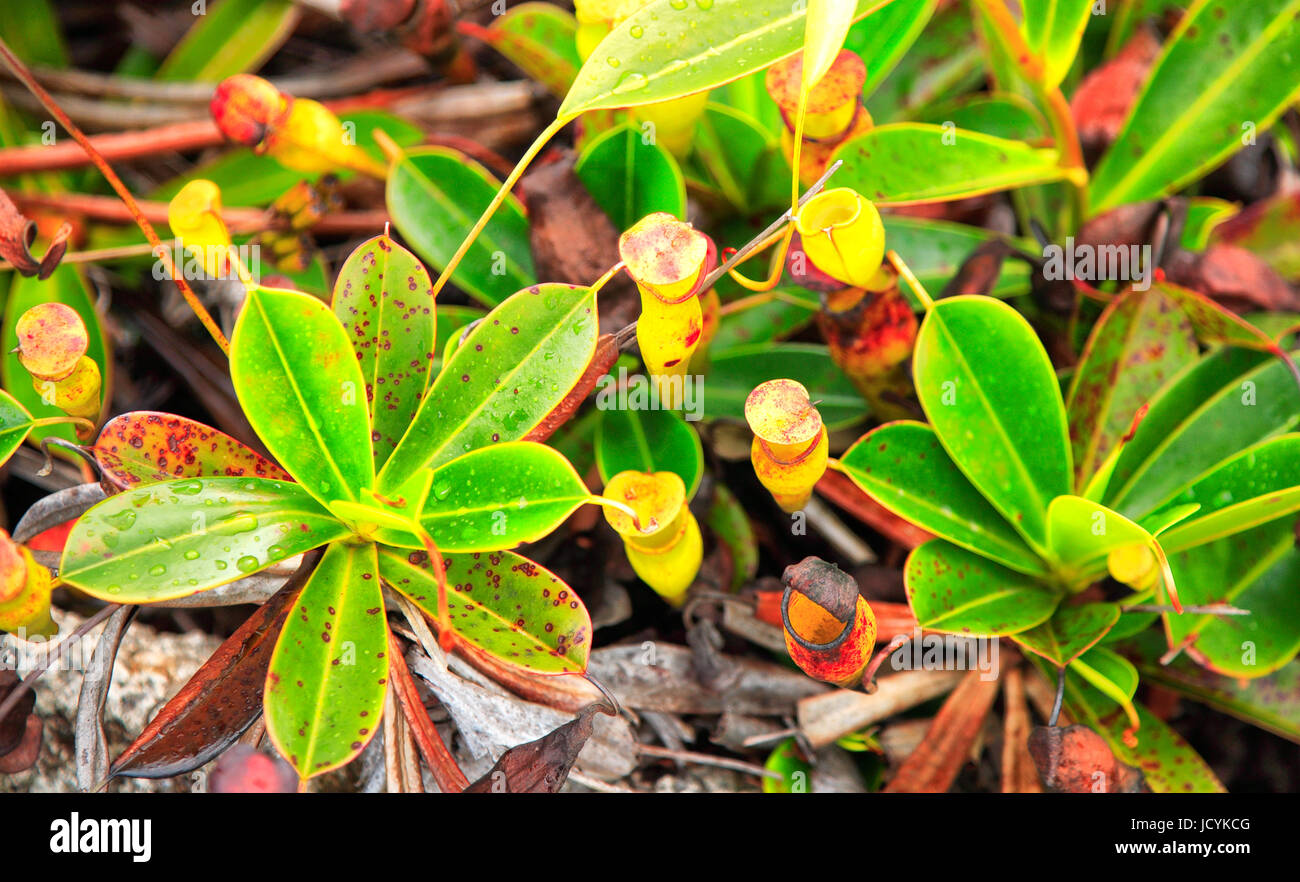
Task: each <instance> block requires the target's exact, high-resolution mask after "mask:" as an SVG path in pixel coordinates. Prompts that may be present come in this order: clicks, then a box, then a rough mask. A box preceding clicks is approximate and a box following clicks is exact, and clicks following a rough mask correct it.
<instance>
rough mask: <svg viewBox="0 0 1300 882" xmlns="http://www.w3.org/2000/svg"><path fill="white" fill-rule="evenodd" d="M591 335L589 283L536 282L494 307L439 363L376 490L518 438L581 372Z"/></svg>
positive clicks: (594, 330) (592, 347)
mask: <svg viewBox="0 0 1300 882" xmlns="http://www.w3.org/2000/svg"><path fill="white" fill-rule="evenodd" d="M596 335H597V319H596V297H595V295H594V294H593V293H592V292H591V290H590V289H589V288H579V287H576V286H573V285H557V284H546V285H537V286H534V287H532V288H527V289H525V290H523V291H520V292H519V293H517V294H515V295H514V296H513V297H511V298H510V299H508V300H507V301H506V302H505V303H503V304H501V305H500V306H498V307H497V308H496V309H494V310H493V311H492V312H491V313H489V314H488V315H487V317H486V318H484V319H483V321H481V322H480V323H479V324H478V326H477V327H475V328H474V330H472V331H470V332H469V335H468V336H466V338H465V340H464V342H463V343H462V344H461V345H460V346H459V347H458V348H457V349H456V351H455V353H454V354H453V355H452V356H451V357H450V358H449V359H447V361H446V363H445V364H444V365H443V367H442V371H441V372H439V374H438V377H437V379H435V380H434V382H433V386H432V387H430V389H429V391H428V393H427V394H426V395H425V396H424V400H423V401H422V402H421V403H420V409H419V411H417V412H416V415H415V419H414V420H413V421H412V423H411V426H410V428H409V429H408V430H407V432H406V434H405V435H403V436H402V440H401V441H399V442H398V445H397V449H396V450H395V451H393V454H392V456H391V457H390V458H389V460H388V462H387V464H385V466H384V468H383V470H382V471H381V472H380V475H379V488H380V491H381V492H387V491H391V490H393V489H395V488H397V487H400V486H401V485H402V484H404V483H406V481H407V480H408V479H409V478H410V476H411V475H413V474H414V473H415V472H416V471H417V470H419V469H422V468H437V467H438V466H440V465H442V464H444V463H446V462H449V461H450V460H452V459H454V458H456V457H458V456H460V455H461V454H463V453H468V452H469V451H471V450H474V449H476V448H479V447H483V446H484V445H488V444H496V443H499V442H505V441H517V440H519V439H521V438H523V437H524V436H525V435H527V434H528V433H529V432H530V431H532V430H533V428H534V427H535V426H536V425H537V424H538V423H540V422H541V421H542V420H543V419H545V417H546V415H547V414H548V413H550V412H551V410H553V409H554V408H555V406H556V405H558V404H559V403H560V402H561V401H563V400H564V397H565V396H566V395H567V394H568V393H569V390H570V389H572V388H573V387H574V385H575V384H576V383H577V382H578V380H579V379H580V378H581V377H582V374H583V372H584V371H586V369H587V364H588V363H589V362H590V361H591V356H592V353H593V352H595V350H596Z"/></svg>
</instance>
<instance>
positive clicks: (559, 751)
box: [465, 704, 601, 793]
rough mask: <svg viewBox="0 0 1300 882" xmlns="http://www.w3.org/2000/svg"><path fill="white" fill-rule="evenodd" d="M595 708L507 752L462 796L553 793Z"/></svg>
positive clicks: (579, 747)
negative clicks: (467, 794)
mask: <svg viewBox="0 0 1300 882" xmlns="http://www.w3.org/2000/svg"><path fill="white" fill-rule="evenodd" d="M600 709H601V706H600V705H598V704H593V705H589V706H587V707H586V708H584V709H583V710H582V711H581V712H580V713H579V714H578V717H577V719H574V720H570V721H569V722H567V723H565V724H564V725H563V726H561V727H560V728H558V729H556V730H555V731H553V732H549V733H547V734H546V735H543V736H542V737H541V738H538V739H537V740H536V741H529V742H527V743H526V744H520V745H517V746H515V747H512V748H510V749H509V750H507V751H506V752H505V753H503V754H502V755H501V759H499V760H497V764H496V765H495V766H493V767H492V770H491V771H489V772H488V773H487V774H486V775H484V776H483V777H482V778H479V779H478V780H477V781H475V782H474V783H473V784H470V785H469V786H468V787H466V788H465V792H466V793H556V792H558V791H559V789H560V788H561V787H562V786H564V781H565V779H566V778H568V777H569V770H570V769H572V768H573V763H574V761H575V760H576V759H577V758H578V754H579V753H581V752H582V748H583V746H584V745H586V743H587V739H588V738H590V737H591V731H592V721H593V717H594V716H595V714H596V711H598V710H600Z"/></svg>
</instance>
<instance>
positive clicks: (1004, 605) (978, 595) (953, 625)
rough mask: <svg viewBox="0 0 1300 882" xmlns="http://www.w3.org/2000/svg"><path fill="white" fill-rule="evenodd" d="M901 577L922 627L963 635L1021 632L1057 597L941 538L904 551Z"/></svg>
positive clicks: (1053, 604) (1053, 605) (1050, 609)
mask: <svg viewBox="0 0 1300 882" xmlns="http://www.w3.org/2000/svg"><path fill="white" fill-rule="evenodd" d="M903 581H904V584H905V586H906V588H907V601H908V603H909V604H911V607H912V612H913V613H915V614H916V620H917V622H918V623H919V624H920V626H921V627H922V628H926V629H928V630H931V631H943V632H945V633H949V634H961V635H964V636H968V637H1000V636H1003V635H1007V634H1017V633H1019V632H1021V631H1027V630H1029V629H1030V628H1033V627H1034V626H1036V625H1040V624H1042V623H1043V622H1045V621H1047V619H1048V618H1049V617H1050V616H1051V615H1052V613H1053V611H1054V610H1055V609H1056V604H1057V601H1058V600H1059V598H1058V596H1057V595H1056V594H1053V593H1052V592H1050V591H1047V590H1046V589H1044V588H1043V587H1042V585H1041V584H1039V582H1038V581H1037V580H1036V579H1034V578H1032V577H1030V576H1026V575H1024V574H1022V573H1017V572H1015V571H1014V570H1009V569H1007V568H1006V567H1004V566H1002V565H1001V564H997V563H994V562H993V561H991V560H988V559H987V558H983V557H980V556H979V555H976V554H973V553H972V552H969V551H966V550H965V549H963V548H958V547H957V546H956V545H953V544H951V543H949V542H946V541H944V540H943V539H931V540H930V541H929V542H926V543H925V544H924V545H921V546H919V547H917V548H916V549H915V550H913V551H912V553H911V554H910V555H908V558H907V564H906V565H905V566H904V568H903Z"/></svg>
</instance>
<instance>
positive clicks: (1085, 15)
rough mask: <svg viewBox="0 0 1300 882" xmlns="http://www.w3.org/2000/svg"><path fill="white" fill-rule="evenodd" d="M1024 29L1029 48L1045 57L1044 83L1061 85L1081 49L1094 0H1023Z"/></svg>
mask: <svg viewBox="0 0 1300 882" xmlns="http://www.w3.org/2000/svg"><path fill="white" fill-rule="evenodd" d="M1022 6H1023V9H1024V16H1025V20H1024V22H1023V23H1022V24H1021V30H1022V31H1024V34H1025V42H1027V43H1028V44H1029V48H1030V49H1032V50H1033V51H1034V52H1035V53H1037V54H1038V56H1039V57H1040V58H1042V60H1043V68H1044V72H1045V73H1046V80H1045V82H1044V85H1046V86H1048V87H1052V86H1059V85H1060V84H1061V80H1063V79H1065V75H1066V74H1067V73H1069V71H1070V65H1072V64H1073V63H1074V56H1075V54H1076V53H1077V52H1078V51H1079V43H1080V42H1081V41H1082V40H1083V32H1084V29H1086V28H1087V27H1088V19H1089V18H1090V17H1091V16H1092V14H1093V13H1092V8H1093V6H1094V0H1023V4H1022Z"/></svg>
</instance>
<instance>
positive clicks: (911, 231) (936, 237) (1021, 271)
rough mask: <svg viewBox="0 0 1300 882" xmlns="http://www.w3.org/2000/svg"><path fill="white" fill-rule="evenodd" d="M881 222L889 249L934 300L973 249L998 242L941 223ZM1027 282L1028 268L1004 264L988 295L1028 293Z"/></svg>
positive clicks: (976, 230)
mask: <svg viewBox="0 0 1300 882" xmlns="http://www.w3.org/2000/svg"><path fill="white" fill-rule="evenodd" d="M881 220H883V221H884V223H885V241H886V242H887V243H889V248H890V249H891V250H893V251H897V252H898V255H899V256H900V257H902V258H903V260H904V261H905V262H906V263H907V266H908V268H909V269H911V270H912V272H913V273H915V274H916V278H917V281H919V282H920V283H921V284H922V285H924V286H925V288H926V290H927V291H929V292H930V294H931V296H934V297H937V296H939V292H940V291H942V290H943V288H944V286H946V285H947V284H948V282H949V281H950V280H951V279H952V277H953V276H954V275H956V273H957V270H959V269H960V268H961V265H962V264H963V263H964V262H965V261H966V258H968V257H970V256H971V254H972V253H973V252H974V251H975V249H976V248H978V247H979V246H981V245H983V244H984V243H985V242H990V241H992V240H994V239H996V238H998V236H997V235H996V234H994V233H990V232H988V231H987V230H984V229H981V228H980V227H972V226H968V225H966V224H954V223H950V222H948V221H942V220H930V219H929V218H919V217H905V216H903V215H898V214H886V215H884V216H883V217H882V218H881ZM1029 278H1030V268H1029V264H1027V263H1025V262H1024V261H1022V260H1007V261H1004V262H1003V264H1002V272H1001V274H1000V275H999V276H998V279H997V282H995V283H994V285H993V288H992V290H990V291H988V292H987V293H988V295H989V296H990V297H999V298H1002V297H1010V296H1012V295H1017V294H1024V293H1027V292H1028V291H1029ZM901 287H902V290H903V293H904V294H905V295H906V296H908V298H909V300H910V301H912V306H913V308H915V309H918V310H919V309H921V302H920V301H919V300H917V299H916V296H915V294H913V292H912V289H911V288H910V287H909V286H907V285H903V286H901Z"/></svg>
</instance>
